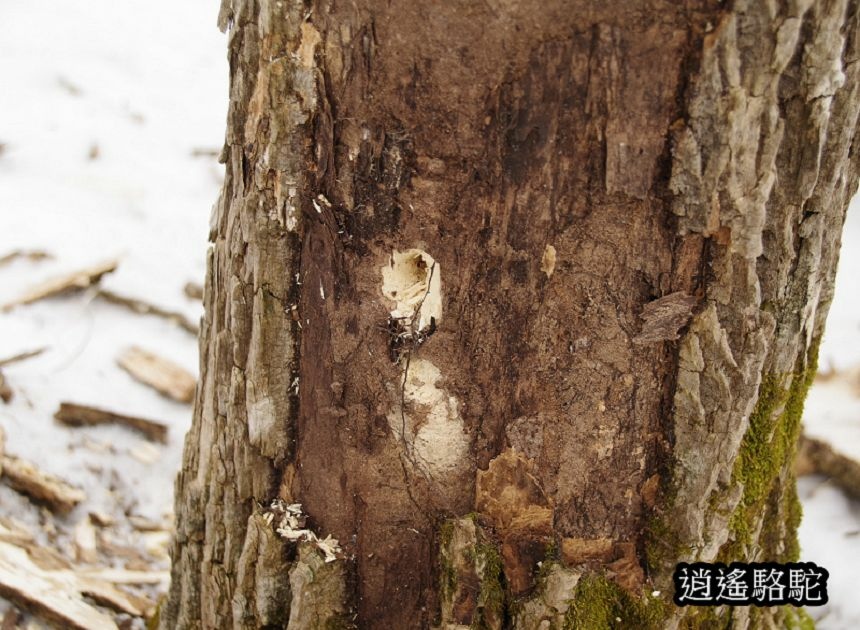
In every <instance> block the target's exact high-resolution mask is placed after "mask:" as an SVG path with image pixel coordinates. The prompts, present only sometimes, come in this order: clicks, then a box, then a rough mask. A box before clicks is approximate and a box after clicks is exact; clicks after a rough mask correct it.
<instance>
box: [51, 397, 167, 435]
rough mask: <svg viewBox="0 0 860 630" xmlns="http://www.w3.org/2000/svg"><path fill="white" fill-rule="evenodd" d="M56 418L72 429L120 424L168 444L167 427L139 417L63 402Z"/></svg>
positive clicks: (55, 415)
mask: <svg viewBox="0 0 860 630" xmlns="http://www.w3.org/2000/svg"><path fill="white" fill-rule="evenodd" d="M54 418H55V419H56V420H57V421H58V422H61V423H63V424H65V425H66V426H70V427H84V426H87V427H92V426H98V425H100V424H119V425H122V426H125V427H129V428H130V429H134V430H135V431H139V432H140V433H142V434H143V435H145V436H146V437H147V438H149V439H150V440H153V441H155V442H161V443H162V444H165V443H167V425H165V424H162V423H161V422H156V421H155V420H147V419H146V418H140V417H138V416H127V415H124V414H121V413H114V412H113V411H105V410H104V409H97V408H96V407H89V406H87V405H77V404H75V403H70V402H61V403H60V408H59V409H57V411H56V413H55V414H54Z"/></svg>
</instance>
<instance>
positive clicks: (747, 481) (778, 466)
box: [720, 343, 818, 562]
mask: <svg viewBox="0 0 860 630" xmlns="http://www.w3.org/2000/svg"><path fill="white" fill-rule="evenodd" d="M817 369H818V344H817V343H815V344H813V346H812V348H811V349H810V351H809V354H808V360H807V362H806V366H805V368H803V369H800V370H798V371H797V372H795V373H793V374H790V375H787V376H779V375H767V376H765V377H764V378H763V379H762V382H761V386H760V387H759V399H758V403H757V404H756V407H755V410H754V411H753V413H752V415H751V416H750V422H749V428H748V429H747V432H746V434H745V435H744V439H743V441H742V442H741V448H740V453H739V454H738V458H737V460H736V461H735V467H734V470H733V472H732V485H736V484H742V486H743V496H742V498H741V501H740V503H739V504H738V507H737V508H736V509H735V511H734V513H733V514H732V517H731V521H730V523H729V528H730V531H731V537H730V542H729V543H727V544H726V546H725V547H724V549H723V550H721V552H720V559H722V560H725V561H727V562H729V561H732V560H743V559H749V558H748V556H749V555H750V553H749V550H750V547H751V546H752V545H753V544H755V543H758V544H759V546H761V547H762V551H764V552H765V553H770V554H774V557H768V558H767V559H768V560H780V561H789V560H795V559H796V558H797V554H798V553H799V547H798V543H797V534H796V532H797V526H798V524H799V523H800V516H801V507H800V502H799V500H798V498H797V493H796V491H795V489H794V478H793V476H791V474H790V471H789V467H790V465H791V462H792V461H793V459H794V455H795V451H796V449H797V442H798V439H799V437H800V429H801V425H800V421H801V417H802V416H803V403H804V401H805V400H806V394H807V392H808V391H809V388H810V386H811V385H812V381H813V380H814V378H815V373H816V371H817ZM781 479H782V481H783V483H780V480H781ZM769 501H770V503H771V504H772V506H773V507H772V508H770V509H769V506H768V502H769ZM766 513H770V514H769V515H770V516H771V517H773V518H769V519H766V520H767V522H768V525H767V526H766V527H763V528H762V531H761V532H760V535H759V536H758V540H753V536H754V533H755V532H754V527H753V525H754V523H756V522H757V520H758V518H760V517H761V515H763V514H766ZM780 541H782V542H780Z"/></svg>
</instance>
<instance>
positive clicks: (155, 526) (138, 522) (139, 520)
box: [128, 514, 167, 532]
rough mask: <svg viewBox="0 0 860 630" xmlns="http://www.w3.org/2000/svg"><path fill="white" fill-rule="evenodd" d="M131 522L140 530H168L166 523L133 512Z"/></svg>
mask: <svg viewBox="0 0 860 630" xmlns="http://www.w3.org/2000/svg"><path fill="white" fill-rule="evenodd" d="M128 522H129V524H130V525H131V526H132V527H134V528H135V529H136V530H137V531H139V532H163V531H166V530H167V527H166V526H165V525H164V523H159V522H157V521H153V520H150V519H148V518H146V517H145V516H138V515H137V514H132V515H130V516H129V517H128Z"/></svg>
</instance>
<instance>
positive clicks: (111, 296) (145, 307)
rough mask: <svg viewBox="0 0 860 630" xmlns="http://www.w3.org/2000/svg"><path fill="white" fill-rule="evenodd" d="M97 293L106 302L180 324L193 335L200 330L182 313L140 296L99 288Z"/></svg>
mask: <svg viewBox="0 0 860 630" xmlns="http://www.w3.org/2000/svg"><path fill="white" fill-rule="evenodd" d="M96 295H97V296H98V297H99V298H100V299H102V300H104V301H106V302H109V303H111V304H115V305H117V306H124V307H126V308H128V309H130V310H132V311H134V312H135V313H138V314H140V315H154V316H155V317H162V318H164V319H166V320H168V321H170V322H173V323H174V324H176V325H178V326H179V327H180V328H182V329H183V330H186V331H188V332H190V333H191V334H192V335H195V336H196V335H197V334H198V333H199V332H200V326H198V325H197V324H195V323H194V322H192V321H191V320H190V319H188V318H187V317H186V316H185V315H183V314H182V313H179V312H176V311H171V310H168V309H166V308H162V307H160V306H158V305H156V304H152V303H150V302H146V301H144V300H140V299H138V298H133V297H128V296H126V295H120V294H119V293H114V292H113V291H109V290H107V289H99V290H98V293H96Z"/></svg>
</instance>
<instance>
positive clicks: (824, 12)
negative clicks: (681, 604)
mask: <svg viewBox="0 0 860 630" xmlns="http://www.w3.org/2000/svg"><path fill="white" fill-rule="evenodd" d="M219 21H220V23H221V26H222V28H224V29H229V32H230V39H229V60H230V76H231V88H230V109H229V114H228V124H227V138H226V143H225V146H224V151H223V154H222V158H223V160H224V161H225V162H226V166H227V172H226V179H225V183H224V187H223V190H222V193H221V196H220V198H219V200H218V202H217V204H216V206H215V208H214V209H213V214H212V221H211V231H210V240H211V242H212V247H211V248H210V251H209V255H208V263H209V264H208V272H207V280H206V287H205V304H206V315H205V317H204V320H203V322H202V328H201V356H200V362H201V377H200V382H199V385H198V391H197V397H196V403H195V411H194V421H193V426H192V428H191V431H190V433H189V434H188V437H187V438H186V444H185V455H184V461H183V467H182V471H181V472H180V474H179V477H178V479H177V484H176V513H177V534H176V540H175V543H174V545H173V580H172V586H171V590H170V594H169V596H168V598H167V600H166V603H165V604H164V605H163V609H162V611H161V616H160V619H161V627H162V628H165V629H168V628H169V629H172V628H228V627H234V628H260V627H289V628H291V629H295V628H327V627H353V626H355V627H359V628H374V629H375V628H379V629H392V628H428V627H441V628H463V627H481V628H538V627H541V628H549V627H557V628H561V627H573V628H577V627H581V628H602V627H614V626H615V625H616V624H617V625H619V627H678V626H682V627H724V626H726V625H729V624H731V625H732V626H733V627H738V628H743V627H748V626H749V625H750V624H751V623H752V624H753V625H754V626H755V627H765V625H766V624H768V623H775V624H780V623H788V619H789V618H794V619H795V620H796V618H797V616H798V615H799V614H800V613H797V612H795V611H794V609H784V610H783V609H754V610H750V609H747V608H737V609H726V608H720V609H690V608H686V609H679V608H675V607H673V606H672V604H671V572H672V569H673V567H674V565H675V563H676V562H678V561H691V560H701V561H714V560H716V559H721V560H738V561H741V560H747V561H751V560H788V559H791V558H794V557H796V556H797V554H798V550H797V543H796V537H795V529H796V526H797V521H798V519H799V510H798V507H797V499H796V496H795V494H794V480H793V478H792V473H791V460H792V458H793V454H794V450H795V443H796V439H797V436H798V430H799V417H800V411H801V409H802V403H803V398H804V395H805V388H806V387H807V386H808V384H809V382H810V380H811V375H812V374H813V373H814V370H815V350H816V347H817V342H818V339H819V338H820V336H821V334H822V329H823V324H824V319H825V316H826V313H827V308H828V306H829V303H830V299H831V295H832V288H833V278H834V272H835V267H836V262H837V257H838V245H839V234H840V230H841V226H842V222H843V219H844V213H845V209H846V206H847V203H848V201H849V199H850V197H851V195H852V194H853V193H854V191H855V189H856V184H857V168H858V158H857V155H856V153H854V152H852V143H853V140H854V136H855V133H856V128H857V115H858V107H860V97H858V94H857V90H858V77H857V64H856V63H854V62H855V60H856V59H857V54H858V51H857V46H858V42H857V35H858V15H857V3H856V1H854V0H821V1H819V2H815V3H813V2H812V1H811V0H798V1H794V2H776V1H775V0H774V1H764V0H762V1H753V0H735V1H734V2H733V3H720V2H717V1H715V0H702V1H699V2H688V3H686V4H681V3H677V2H673V1H670V0H643V1H631V2H624V3H592V2H579V1H576V2H564V1H561V0H547V1H544V2H535V1H533V0H510V1H506V2H501V1H499V0H474V1H473V0H459V1H457V2H446V3H421V2H411V1H405V0H394V1H389V0H384V1H383V0H354V1H353V2H349V3H346V2H337V1H336V0H319V1H317V0H308V1H306V2H301V1H298V0H281V1H277V2H275V1H269V0H224V4H223V5H222V8H221V13H220V17H219ZM295 503H301V504H302V510H303V514H306V516H307V519H306V520H305V518H304V517H303V516H290V515H291V514H293V512H290V509H294V508H293V506H292V504H295ZM286 506H290V507H289V509H288V508H287V507H286ZM296 514H298V512H296ZM290 518H292V519H293V520H289V519H290ZM285 519H286V520H285ZM305 530H307V532H306V533H304V534H301V533H298V532H303V531H305ZM326 536H333V537H334V538H335V539H336V540H337V541H338V545H337V546H336V547H335V546H333V544H332V543H331V542H330V541H329V542H328V543H326V542H320V541H322V540H323V539H325V537H326ZM297 541H299V542H297ZM302 541H303V542H302ZM326 545H328V546H326ZM332 549H336V551H335V552H334V553H335V555H336V557H337V559H336V560H334V561H332V562H327V561H326V555H325V553H326V550H328V552H329V553H331V552H332ZM760 624H765V625H760Z"/></svg>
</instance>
